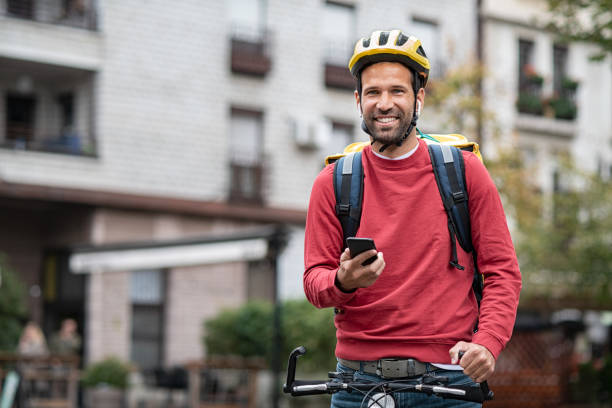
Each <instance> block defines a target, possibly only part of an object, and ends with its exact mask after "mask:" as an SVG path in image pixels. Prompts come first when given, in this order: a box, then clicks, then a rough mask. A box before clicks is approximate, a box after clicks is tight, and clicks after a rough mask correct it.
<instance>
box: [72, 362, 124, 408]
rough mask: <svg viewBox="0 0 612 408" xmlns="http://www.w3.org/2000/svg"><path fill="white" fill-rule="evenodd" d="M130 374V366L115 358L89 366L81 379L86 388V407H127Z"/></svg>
mask: <svg viewBox="0 0 612 408" xmlns="http://www.w3.org/2000/svg"><path fill="white" fill-rule="evenodd" d="M129 373H130V367H129V365H128V364H126V363H124V362H123V361H121V360H119V359H118V358H115V357H109V358H106V359H104V360H101V361H97V362H95V363H92V364H90V365H88V366H87V367H86V368H85V372H84V373H83V377H82V378H81V382H82V384H83V387H84V388H85V406H86V407H88V408H89V407H91V408H106V407H109V408H110V407H123V406H125V390H126V388H127V387H128V376H129Z"/></svg>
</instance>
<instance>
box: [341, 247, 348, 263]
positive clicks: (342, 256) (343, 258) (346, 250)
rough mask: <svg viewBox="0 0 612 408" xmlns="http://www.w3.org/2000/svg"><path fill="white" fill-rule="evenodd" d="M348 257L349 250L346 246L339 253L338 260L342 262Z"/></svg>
mask: <svg viewBox="0 0 612 408" xmlns="http://www.w3.org/2000/svg"><path fill="white" fill-rule="evenodd" d="M349 259H351V251H349V249H348V248H346V249H345V250H344V251H343V252H342V253H341V254H340V262H344V261H348V260H349Z"/></svg>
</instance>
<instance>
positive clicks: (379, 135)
mask: <svg viewBox="0 0 612 408" xmlns="http://www.w3.org/2000/svg"><path fill="white" fill-rule="evenodd" d="M361 84H362V93H361V95H358V94H357V93H356V95H355V96H356V98H357V102H358V103H361V109H362V112H363V119H364V121H365V123H366V126H367V127H368V130H369V131H370V132H371V133H372V135H373V136H374V137H375V139H376V141H377V142H380V143H382V144H392V143H395V142H396V141H397V140H399V139H400V138H401V137H402V136H403V135H404V134H405V133H406V131H407V130H408V127H409V126H410V121H411V120H412V114H413V111H414V106H415V101H414V98H415V95H414V91H413V90H412V72H411V71H410V70H409V69H408V68H406V67H405V66H404V65H402V64H400V63H397V62H379V63H376V64H373V65H370V66H369V67H367V68H365V69H364V70H363V72H362V73H361ZM421 92H422V91H421V90H420V91H419V98H422V96H421ZM421 103H422V101H421ZM407 145H410V146H412V145H413V143H407Z"/></svg>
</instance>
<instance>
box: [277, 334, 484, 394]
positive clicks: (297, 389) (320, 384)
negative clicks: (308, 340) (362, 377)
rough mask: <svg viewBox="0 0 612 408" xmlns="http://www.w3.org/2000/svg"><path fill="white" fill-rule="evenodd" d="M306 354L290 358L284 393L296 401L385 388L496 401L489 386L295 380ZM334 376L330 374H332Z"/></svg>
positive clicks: (297, 353)
mask: <svg viewBox="0 0 612 408" xmlns="http://www.w3.org/2000/svg"><path fill="white" fill-rule="evenodd" d="M305 353H306V348H304V347H303V346H300V347H298V348H296V349H294V350H293V351H292V352H291V354H290V355H289V363H288V365H287V382H286V383H285V384H284V386H283V392H285V393H287V394H291V395H292V396H294V397H299V396H306V395H317V394H333V393H336V392H339V391H351V390H356V391H361V392H371V391H372V390H373V389H376V388H379V389H380V388H383V389H384V390H385V391H387V392H421V393H425V394H429V395H437V396H439V397H442V398H451V399H456V400H463V401H471V402H479V403H482V402H484V401H487V400H491V399H493V396H494V395H493V392H492V391H491V390H489V386H488V384H487V382H486V381H485V382H483V383H480V387H473V386H466V385H454V386H452V387H446V386H443V385H433V384H423V383H420V384H413V383H408V382H405V381H402V380H389V381H382V382H379V383H372V382H358V381H351V380H348V379H347V378H344V377H343V376H342V375H341V374H338V375H335V373H334V377H333V378H332V379H331V380H328V381H321V380H312V381H306V380H296V379H295V369H296V367H297V359H298V357H300V356H302V355H304V354H305ZM330 375H331V373H330Z"/></svg>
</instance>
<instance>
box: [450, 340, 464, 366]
mask: <svg viewBox="0 0 612 408" xmlns="http://www.w3.org/2000/svg"><path fill="white" fill-rule="evenodd" d="M466 350H467V343H466V342H464V341H459V342H457V344H455V345H454V346H453V347H452V348H451V349H450V350H449V351H448V353H449V354H450V358H451V364H457V362H459V352H460V351H466Z"/></svg>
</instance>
